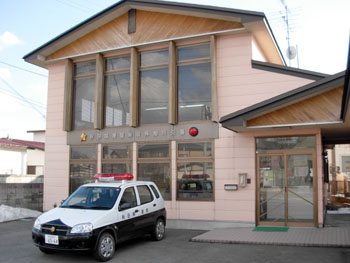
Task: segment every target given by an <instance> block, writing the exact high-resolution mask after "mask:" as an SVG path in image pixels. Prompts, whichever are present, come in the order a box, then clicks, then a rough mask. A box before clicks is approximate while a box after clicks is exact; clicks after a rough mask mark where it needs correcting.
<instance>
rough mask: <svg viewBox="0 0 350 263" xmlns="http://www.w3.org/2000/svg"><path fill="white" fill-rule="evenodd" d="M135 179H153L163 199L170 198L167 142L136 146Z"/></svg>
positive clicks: (168, 149) (168, 148)
mask: <svg viewBox="0 0 350 263" xmlns="http://www.w3.org/2000/svg"><path fill="white" fill-rule="evenodd" d="M137 156H138V159H137V162H138V163H137V180H140V181H153V182H154V183H155V184H156V185H157V186H158V188H159V191H160V192H161V194H162V196H163V198H164V199H165V200H171V191H170V189H171V187H170V147H169V143H159V144H139V145H138V146H137Z"/></svg>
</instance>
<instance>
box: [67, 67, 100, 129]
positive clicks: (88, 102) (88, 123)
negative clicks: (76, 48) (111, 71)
mask: <svg viewBox="0 0 350 263" xmlns="http://www.w3.org/2000/svg"><path fill="white" fill-rule="evenodd" d="M73 72H74V73H73V74H74V80H73V87H74V129H86V128H93V127H94V118H95V117H94V108H95V95H94V93H95V74H96V61H89V62H81V63H75V64H74V71H73Z"/></svg>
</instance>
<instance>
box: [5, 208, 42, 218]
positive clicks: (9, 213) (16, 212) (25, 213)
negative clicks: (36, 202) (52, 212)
mask: <svg viewBox="0 0 350 263" xmlns="http://www.w3.org/2000/svg"><path fill="white" fill-rule="evenodd" d="M40 215H41V212H39V211H35V210H30V209H27V208H19V207H11V206H7V205H0V222H6V221H11V220H17V219H21V218H27V217H38V216H40Z"/></svg>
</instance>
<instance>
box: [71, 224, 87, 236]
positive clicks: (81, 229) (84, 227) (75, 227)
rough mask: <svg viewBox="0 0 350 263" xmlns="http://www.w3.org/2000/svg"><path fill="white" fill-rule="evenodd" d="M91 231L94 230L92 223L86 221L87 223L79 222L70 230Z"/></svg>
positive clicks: (73, 231)
mask: <svg viewBox="0 0 350 263" xmlns="http://www.w3.org/2000/svg"><path fill="white" fill-rule="evenodd" d="M91 231H92V224H91V223H85V224H79V225H75V226H73V228H72V230H71V231H70V232H71V233H72V234H77V233H90V232H91Z"/></svg>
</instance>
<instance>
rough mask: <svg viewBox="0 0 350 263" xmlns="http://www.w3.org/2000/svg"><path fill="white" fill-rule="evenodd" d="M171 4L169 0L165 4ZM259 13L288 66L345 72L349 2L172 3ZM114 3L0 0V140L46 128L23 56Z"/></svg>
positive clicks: (43, 81) (36, 80)
mask: <svg viewBox="0 0 350 263" xmlns="http://www.w3.org/2000/svg"><path fill="white" fill-rule="evenodd" d="M170 1H171V0H170ZM171 2H186V3H193V4H201V5H215V6H220V7H227V8H234V9H243V10H250V11H259V12H264V13H265V15H266V16H267V19H268V21H269V24H270V26H271V28H272V31H273V34H274V36H275V38H276V39H277V43H278V45H279V47H280V49H281V51H282V53H283V54H284V56H285V54H286V49H287V48H288V41H287V30H286V22H285V19H284V18H285V17H286V6H287V9H288V13H287V14H288V22H289V29H290V30H289V32H290V34H289V42H290V46H294V47H295V48H297V50H298V56H297V57H296V58H294V59H293V60H291V61H289V60H288V58H287V57H286V56H285V60H286V62H287V65H288V66H292V67H299V68H301V69H305V70H311V71H317V72H322V73H327V74H335V73H337V72H340V71H343V70H345V69H346V62H347V55H348V47H349V34H350V15H349V11H350V1H349V0H332V1H329V0H307V1H305V0H284V1H283V0H260V1H259V0H244V1H242V0H181V1H177V0H172V1H171ZM114 3H116V0H0V138H1V137H7V136H9V137H10V138H14V139H24V140H31V139H32V134H31V133H28V132H27V131H29V130H43V129H45V124H46V102H47V81H48V78H47V75H48V72H47V70H46V69H43V68H40V67H38V66H35V65H32V64H29V63H26V62H25V61H24V60H23V56H25V55H26V54H28V53H30V52H31V51H33V50H34V49H36V48H37V47H39V46H41V45H43V44H45V43H46V42H48V41H49V40H51V39H53V38H55V37H56V36H57V35H59V34H61V33H63V32H65V31H67V30H68V29H70V28H72V27H73V26H75V25H77V24H78V23H80V22H82V21H84V20H85V19H87V18H89V17H91V16H93V15H94V14H96V13H97V12H100V11H101V10H103V9H104V8H107V7H109V6H110V5H112V4H114Z"/></svg>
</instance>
